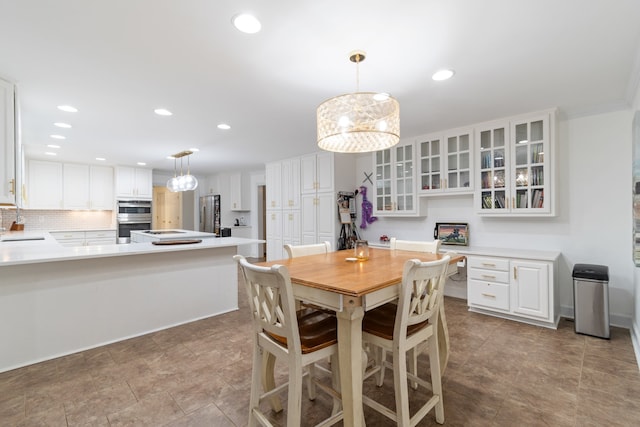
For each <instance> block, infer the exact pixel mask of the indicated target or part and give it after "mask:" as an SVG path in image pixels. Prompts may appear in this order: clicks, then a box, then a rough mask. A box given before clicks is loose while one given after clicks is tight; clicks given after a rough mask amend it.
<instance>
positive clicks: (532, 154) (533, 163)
mask: <svg viewBox="0 0 640 427" xmlns="http://www.w3.org/2000/svg"><path fill="white" fill-rule="evenodd" d="M547 123H548V121H547V120H545V119H544V117H540V118H533V119H531V120H523V121H519V122H513V123H512V124H511V134H512V145H513V147H514V152H515V154H514V156H513V159H512V165H513V166H512V170H511V181H512V182H513V183H514V191H513V200H512V206H513V208H512V209H513V210H515V211H523V212H524V211H529V212H536V211H541V212H548V211H549V206H548V205H549V202H548V201H546V200H545V183H548V182H549V168H548V167H547V166H546V163H545V152H547V151H548V146H549V126H548V124H547Z"/></svg>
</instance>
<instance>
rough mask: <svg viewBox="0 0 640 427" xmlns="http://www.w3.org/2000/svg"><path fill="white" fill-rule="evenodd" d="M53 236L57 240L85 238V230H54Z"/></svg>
mask: <svg viewBox="0 0 640 427" xmlns="http://www.w3.org/2000/svg"><path fill="white" fill-rule="evenodd" d="M50 234H51V236H52V237H53V238H54V239H56V240H67V239H83V240H84V231H54V232H53V233H50Z"/></svg>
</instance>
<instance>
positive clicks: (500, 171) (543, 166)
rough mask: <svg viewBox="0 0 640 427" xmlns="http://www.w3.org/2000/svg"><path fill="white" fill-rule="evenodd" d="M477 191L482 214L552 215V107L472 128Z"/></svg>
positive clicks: (476, 200)
mask: <svg viewBox="0 0 640 427" xmlns="http://www.w3.org/2000/svg"><path fill="white" fill-rule="evenodd" d="M476 145H477V155H476V157H475V163H476V167H477V171H476V178H477V179H478V189H477V190H476V193H475V201H474V204H475V209H476V212H477V213H478V214H480V215H485V216H492V215H493V216H500V215H509V216H554V215H555V203H554V200H555V194H554V193H555V182H554V180H555V173H554V164H555V155H554V153H555V111H554V110H551V111H545V112H541V113H535V114H531V115H527V116H522V117H515V118H511V119H506V120H502V121H497V122H492V123H487V124H484V125H479V126H477V127H476Z"/></svg>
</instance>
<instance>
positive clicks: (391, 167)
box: [367, 142, 422, 216]
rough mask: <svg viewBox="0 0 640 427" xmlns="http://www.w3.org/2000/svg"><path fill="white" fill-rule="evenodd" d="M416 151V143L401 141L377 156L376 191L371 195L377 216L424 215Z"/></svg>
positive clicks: (375, 158) (374, 159)
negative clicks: (420, 197) (418, 182)
mask: <svg viewBox="0 0 640 427" xmlns="http://www.w3.org/2000/svg"><path fill="white" fill-rule="evenodd" d="M415 151H416V150H415V144H414V143H413V142H404V143H403V142H401V143H399V144H398V145H396V146H395V147H392V148H388V149H386V150H380V151H376V152H375V153H373V170H374V176H375V181H374V192H373V194H369V195H367V196H368V198H369V199H372V200H371V201H372V203H373V213H374V215H376V216H420V214H421V210H422V209H421V208H422V201H421V200H419V199H418V197H417V192H416V167H415V163H416V155H415Z"/></svg>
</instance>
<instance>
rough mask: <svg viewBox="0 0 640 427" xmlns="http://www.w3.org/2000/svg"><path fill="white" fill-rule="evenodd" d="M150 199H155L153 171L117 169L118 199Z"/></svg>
mask: <svg viewBox="0 0 640 427" xmlns="http://www.w3.org/2000/svg"><path fill="white" fill-rule="evenodd" d="M134 197H135V198H138V199H143V200H146V199H149V200H151V199H152V197H153V171H152V170H151V169H141V168H132V167H127V166H118V167H116V198H134Z"/></svg>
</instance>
